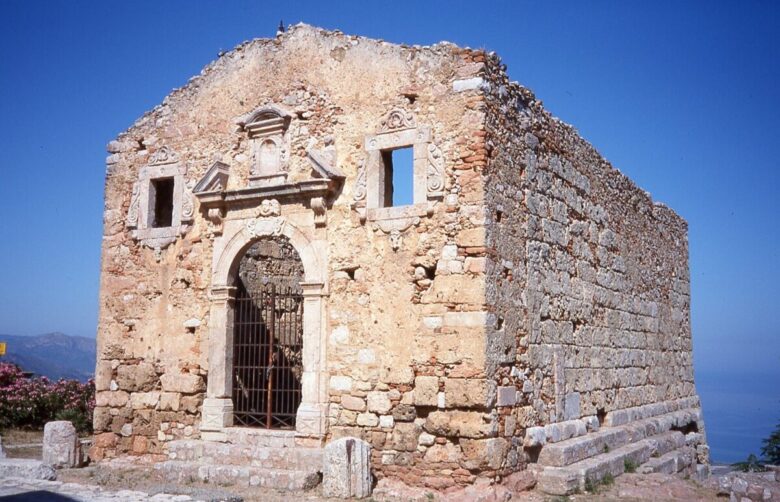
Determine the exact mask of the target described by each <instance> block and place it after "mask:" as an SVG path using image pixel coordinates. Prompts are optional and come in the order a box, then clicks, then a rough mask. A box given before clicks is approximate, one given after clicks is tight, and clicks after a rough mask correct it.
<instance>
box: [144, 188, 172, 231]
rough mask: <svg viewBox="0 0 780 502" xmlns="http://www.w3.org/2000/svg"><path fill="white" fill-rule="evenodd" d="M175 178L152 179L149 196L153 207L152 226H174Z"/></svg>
mask: <svg viewBox="0 0 780 502" xmlns="http://www.w3.org/2000/svg"><path fill="white" fill-rule="evenodd" d="M173 186H174V181H173V178H160V179H156V180H152V185H151V187H150V188H151V189H150V190H149V198H150V199H152V201H151V202H152V203H151V204H150V206H151V207H152V209H153V211H154V212H153V214H152V227H153V228H165V227H170V226H173Z"/></svg>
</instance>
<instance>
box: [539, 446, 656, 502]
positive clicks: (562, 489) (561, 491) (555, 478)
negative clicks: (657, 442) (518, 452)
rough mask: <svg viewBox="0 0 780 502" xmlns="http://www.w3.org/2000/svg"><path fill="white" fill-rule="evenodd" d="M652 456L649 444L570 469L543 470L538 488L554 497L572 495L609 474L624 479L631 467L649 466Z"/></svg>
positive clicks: (621, 448)
mask: <svg viewBox="0 0 780 502" xmlns="http://www.w3.org/2000/svg"><path fill="white" fill-rule="evenodd" d="M650 453H651V445H650V443H649V442H648V441H646V440H645V441H640V442H638V443H632V444H628V445H626V446H621V447H620V448H617V449H615V450H612V451H609V452H607V453H602V454H600V455H596V456H595V457H591V458H587V459H585V460H581V461H579V462H576V463H574V464H571V465H568V466H566V467H543V468H542V470H541V472H539V474H538V477H537V487H538V488H539V489H540V490H541V491H543V492H544V493H549V494H551V495H570V494H572V493H574V492H576V491H578V490H580V491H581V490H585V489H586V487H587V485H588V483H591V484H597V483H599V482H600V481H601V480H602V479H604V477H605V476H606V475H608V474H609V475H611V476H612V477H617V476H620V475H621V474H623V472H625V468H626V464H628V463H631V464H634V465H637V466H638V465H641V464H643V463H645V462H646V461H647V460H648V459H649V458H650Z"/></svg>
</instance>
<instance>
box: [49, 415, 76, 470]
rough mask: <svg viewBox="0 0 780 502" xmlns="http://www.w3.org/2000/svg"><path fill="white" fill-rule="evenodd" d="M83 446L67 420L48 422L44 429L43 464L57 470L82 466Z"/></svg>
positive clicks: (74, 429)
mask: <svg viewBox="0 0 780 502" xmlns="http://www.w3.org/2000/svg"><path fill="white" fill-rule="evenodd" d="M81 458H82V456H81V444H80V442H79V437H78V434H76V428H75V427H73V424H72V423H70V422H68V421H66V420H59V421H56V422H48V423H47V424H46V425H45V426H44V428H43V462H44V463H45V464H48V465H51V466H52V467H54V468H55V469H62V468H69V467H78V466H80V465H81Z"/></svg>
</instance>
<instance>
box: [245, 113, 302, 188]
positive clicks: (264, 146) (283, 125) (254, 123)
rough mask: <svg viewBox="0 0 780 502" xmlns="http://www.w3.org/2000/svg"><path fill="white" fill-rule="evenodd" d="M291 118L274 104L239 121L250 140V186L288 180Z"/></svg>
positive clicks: (281, 182)
mask: <svg viewBox="0 0 780 502" xmlns="http://www.w3.org/2000/svg"><path fill="white" fill-rule="evenodd" d="M291 118H292V115H291V114H290V113H289V112H287V111H285V110H284V109H282V108H281V107H279V106H277V105H273V104H271V105H265V106H261V107H260V108H257V109H255V110H254V111H252V112H251V113H249V114H247V115H245V116H244V117H242V118H240V119H239V125H240V126H241V127H242V128H243V129H244V131H246V133H247V136H248V137H249V157H250V158H251V164H250V167H249V184H250V186H273V185H279V184H283V183H284V182H285V181H286V180H287V170H288V163H289V160H290V137H289V134H287V128H288V126H289V125H290V120H291Z"/></svg>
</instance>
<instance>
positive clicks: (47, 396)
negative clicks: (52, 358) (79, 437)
mask: <svg viewBox="0 0 780 502" xmlns="http://www.w3.org/2000/svg"><path fill="white" fill-rule="evenodd" d="M94 409H95V382H94V381H93V380H89V381H88V382H87V383H81V382H79V381H78V380H64V379H60V380H58V381H57V382H52V381H51V380H49V379H48V378H46V377H40V378H26V377H25V376H24V373H23V372H22V370H21V369H20V368H19V367H18V366H16V365H15V364H10V363H0V428H8V427H19V428H28V429H38V428H41V427H43V426H44V424H45V423H46V422H49V421H51V420H70V421H71V422H73V425H74V426H75V427H76V429H78V430H79V431H81V432H90V431H91V429H92V411H93V410H94Z"/></svg>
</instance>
